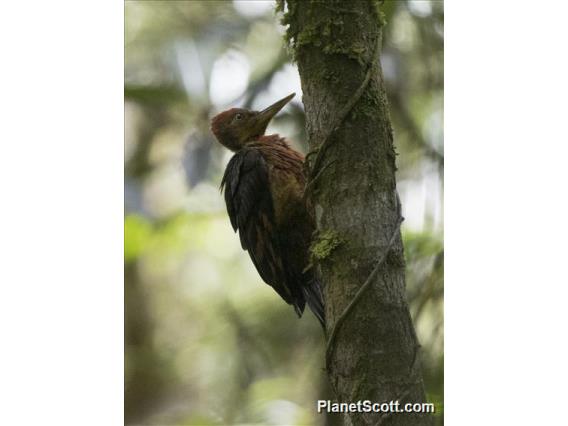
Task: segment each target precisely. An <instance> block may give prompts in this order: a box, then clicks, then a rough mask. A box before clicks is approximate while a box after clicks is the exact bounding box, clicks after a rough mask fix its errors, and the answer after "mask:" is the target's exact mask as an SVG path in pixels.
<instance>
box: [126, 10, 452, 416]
mask: <svg viewBox="0 0 568 426" xmlns="http://www.w3.org/2000/svg"><path fill="white" fill-rule="evenodd" d="M274 8H275V4H274V2H270V1H268V2H263V1H246V0H245V1H176V2H161V1H128V2H126V3H125V26H126V31H125V92H124V93H125V118H126V119H125V159H126V163H125V210H126V216H125V300H126V307H125V327H126V342H125V371H126V373H125V374H126V377H125V420H126V423H127V424H150V425H208V424H211V425H221V424H222V425H226V424H286V425H292V424H314V425H323V424H326V425H335V424H340V419H339V418H338V417H337V416H336V415H322V414H317V412H316V400H317V399H320V398H321V399H328V398H333V396H332V394H331V391H330V389H329V387H328V384H327V380H326V377H325V374H324V372H323V351H324V342H323V338H322V335H321V331H320V329H319V325H318V324H317V321H316V320H315V318H314V317H313V316H312V315H311V314H310V313H306V314H305V316H304V318H302V319H301V320H299V319H298V318H297V317H296V316H295V314H294V312H293V310H292V309H291V308H290V307H289V306H287V305H286V304H284V303H283V302H282V301H281V300H280V298H279V297H278V296H277V295H276V294H275V293H274V291H273V290H272V289H271V288H270V287H268V286H267V285H265V284H264V283H262V281H261V279H260V277H259V276H258V273H257V272H256V270H255V269H254V266H253V265H252V263H251V262H250V260H249V258H248V255H247V254H246V253H244V252H243V251H242V249H241V247H240V243H239V240H238V237H237V236H236V235H235V234H234V233H233V230H232V228H231V226H230V223H229V220H228V217H227V215H226V212H225V206H224V203H223V199H222V197H221V195H220V193H219V190H218V186H219V183H220V180H221V176H222V172H223V170H224V167H225V165H226V163H227V162H228V160H229V158H230V155H231V154H230V153H228V152H227V151H226V150H224V149H223V148H222V147H220V146H219V145H218V144H216V142H215V141H214V140H213V137H212V135H211V134H210V131H209V120H210V117H211V116H212V115H213V114H215V113H216V112H218V111H219V110H222V109H225V108H228V107H230V106H235V105H240V106H246V107H252V108H262V107H264V106H266V105H268V104H269V103H271V102H273V101H274V100H275V99H279V98H280V97H283V96H284V95H287V94H289V93H290V92H292V91H296V92H297V93H298V94H300V92H301V88H300V84H299V76H298V73H297V70H296V68H295V66H294V64H293V63H292V62H291V59H290V57H289V56H288V54H287V52H286V50H285V48H284V43H283V34H284V29H283V28H282V27H281V26H280V24H279V19H278V16H276V15H275V12H274ZM383 10H384V12H385V17H386V20H387V23H388V24H387V26H386V27H385V30H384V31H385V33H384V40H383V54H382V58H381V61H382V66H383V70H384V74H385V80H386V83H387V90H388V96H389V101H390V103H391V115H392V118H393V124H394V128H395V144H396V147H397V151H398V153H399V157H398V166H399V172H398V185H399V191H400V193H401V199H402V202H403V205H404V211H403V214H404V216H405V218H406V221H405V223H404V228H403V236H404V242H405V250H406V258H407V271H408V273H407V287H408V296H409V301H410V307H411V311H412V314H413V316H414V318H415V321H416V326H417V331H418V334H419V338H420V341H421V343H422V345H423V364H424V375H425V379H426V387H427V392H428V396H429V399H430V400H432V401H436V404H437V406H439V408H440V409H441V407H442V405H443V237H442V230H443V214H442V211H443V203H442V201H443V195H442V194H443V184H442V174H443V131H442V129H443V124H442V123H443V4H442V2H430V1H410V0H409V1H397V2H394V1H392V2H391V1H387V2H386V3H385V5H384V7H383ZM300 99H301V97H300V96H296V98H295V100H294V101H293V102H292V104H291V105H290V106H289V107H287V108H286V109H285V110H284V111H283V112H282V113H281V114H280V115H279V116H278V118H277V119H276V120H275V121H274V123H273V124H272V125H271V126H270V127H269V131H272V132H274V133H281V134H283V135H286V137H288V138H289V139H291V140H292V142H293V143H294V144H295V145H296V147H297V148H298V149H300V150H303V151H305V150H306V147H305V134H304V112H303V107H302V104H301V101H300ZM437 422H438V424H442V422H443V420H442V417H438V420H437Z"/></svg>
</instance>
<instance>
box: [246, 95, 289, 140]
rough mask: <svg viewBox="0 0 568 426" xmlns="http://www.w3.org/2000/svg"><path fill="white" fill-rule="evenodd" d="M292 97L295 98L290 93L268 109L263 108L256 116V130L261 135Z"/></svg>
mask: <svg viewBox="0 0 568 426" xmlns="http://www.w3.org/2000/svg"><path fill="white" fill-rule="evenodd" d="M294 96H296V94H295V93H292V94H290V95H288V96H286V97H285V98H282V99H280V100H279V101H277V102H274V103H273V104H272V105H270V106H269V107H268V108H265V109H263V110H262V111H260V112H259V113H258V115H257V116H256V120H255V121H256V123H255V128H256V130H257V131H258V132H259V133H260V134H263V133H264V132H265V131H266V128H267V127H268V123H269V122H270V120H272V117H274V116H275V115H276V114H277V113H278V111H280V110H281V109H282V108H284V105H286V104H287V103H288V102H290V101H291V100H292V98H293V97H294Z"/></svg>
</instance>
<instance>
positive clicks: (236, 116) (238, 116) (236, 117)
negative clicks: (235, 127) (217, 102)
mask: <svg viewBox="0 0 568 426" xmlns="http://www.w3.org/2000/svg"><path fill="white" fill-rule="evenodd" d="M242 118H243V115H242V114H241V113H238V114H237V115H235V120H242Z"/></svg>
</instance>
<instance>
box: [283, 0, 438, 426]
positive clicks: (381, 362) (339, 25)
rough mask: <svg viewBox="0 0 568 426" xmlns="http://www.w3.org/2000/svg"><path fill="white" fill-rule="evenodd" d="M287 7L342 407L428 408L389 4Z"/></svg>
mask: <svg viewBox="0 0 568 426" xmlns="http://www.w3.org/2000/svg"><path fill="white" fill-rule="evenodd" d="M278 4H279V8H280V10H281V11H282V12H284V14H283V20H282V21H283V24H284V25H286V26H287V39H288V42H289V46H290V48H291V51H292V54H293V55H294V59H295V60H296V62H297V63H298V68H299V72H300V77H301V81H302V90H303V103H304V106H305V111H306V130H307V136H308V144H309V147H310V149H311V152H312V153H311V154H308V157H307V161H306V162H307V169H308V171H307V172H308V174H309V175H310V178H311V183H309V184H308V189H307V196H308V198H309V199H310V201H311V205H312V206H313V209H314V214H315V217H316V221H317V229H318V234H317V235H316V236H315V238H314V243H313V244H312V254H313V258H314V261H315V262H316V264H317V267H318V268H319V269H320V273H321V276H322V280H323V282H324V283H325V284H324V285H325V287H324V296H325V304H326V322H327V333H326V334H327V339H328V348H327V349H328V350H327V360H326V361H327V372H328V376H329V379H330V382H331V384H332V387H333V389H334V391H335V393H336V396H337V398H338V400H339V401H340V402H357V401H365V400H370V401H372V402H378V403H383V402H390V401H391V400H392V401H397V400H398V401H400V407H401V408H402V407H403V406H404V404H405V403H407V402H411V403H422V402H426V397H425V392H424V386H423V381H422V376H421V372H420V366H419V362H418V358H419V357H418V352H419V344H418V341H417V338H416V334H415V331H414V327H413V324H412V319H411V316H410V313H409V309H408V305H407V302H406V296H405V263H404V252H403V245H402V239H401V235H400V223H401V220H402V219H401V217H400V202H399V198H398V195H397V191H396V180H395V171H396V166H395V155H396V154H395V150H394V146H393V132H392V127H391V122H390V117H389V111H388V104H387V99H386V93H385V88H384V85H383V76H382V71H381V67H380V61H379V46H380V41H381V27H382V26H383V24H384V19H383V18H382V15H381V12H380V10H379V2H377V1H374V0H357V1H337V0H328V1H325V2H322V1H313V0H312V1H306V0H280V1H279V2H278ZM366 282H368V284H365V283H366ZM354 299H355V300H354ZM348 306H349V308H348ZM340 318H341V319H340ZM346 422H347V423H352V424H354V425H371V424H373V425H376V424H389V425H428V424H432V417H431V415H425V414H401V413H392V414H389V413H380V412H379V413H351V414H349V415H348V416H347V418H346Z"/></svg>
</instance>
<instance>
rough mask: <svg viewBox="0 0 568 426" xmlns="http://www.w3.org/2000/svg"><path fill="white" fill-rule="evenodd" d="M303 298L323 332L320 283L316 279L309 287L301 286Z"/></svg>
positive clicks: (323, 318) (322, 306)
mask: <svg viewBox="0 0 568 426" xmlns="http://www.w3.org/2000/svg"><path fill="white" fill-rule="evenodd" d="M302 292H303V293H304V298H305V299H306V302H307V304H308V306H309V307H310V310H311V311H312V312H313V313H314V315H315V316H316V318H317V319H318V320H319V322H320V324H321V326H322V327H323V329H324V331H325V310H324V305H323V291H322V288H321V283H320V281H319V280H318V279H314V280H313V281H312V282H311V283H310V284H309V285H307V286H302Z"/></svg>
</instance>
